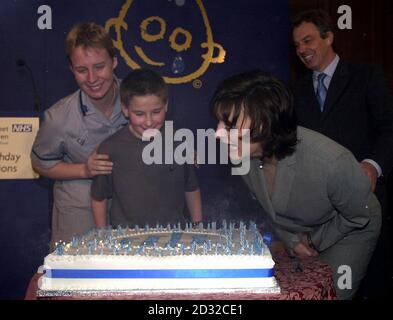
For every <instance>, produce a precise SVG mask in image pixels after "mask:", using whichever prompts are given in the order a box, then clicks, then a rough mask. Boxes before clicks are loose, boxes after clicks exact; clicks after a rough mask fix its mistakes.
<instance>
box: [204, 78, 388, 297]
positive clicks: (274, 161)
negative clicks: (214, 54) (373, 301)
mask: <svg viewBox="0 0 393 320" xmlns="http://www.w3.org/2000/svg"><path fill="white" fill-rule="evenodd" d="M212 109H213V113H214V115H215V116H216V118H217V119H218V121H219V122H218V127H217V136H218V138H220V139H221V140H222V141H224V142H225V143H227V144H229V150H230V151H231V152H230V157H231V160H232V162H234V161H235V160H236V161H239V160H240V161H242V162H243V163H244V162H247V161H248V162H249V167H250V170H249V172H248V173H247V174H246V175H244V176H243V177H244V180H245V182H246V184H247V185H248V187H249V189H250V191H251V192H252V193H253V194H254V196H255V198H256V199H257V200H258V201H259V203H260V204H261V206H262V207H263V209H264V211H265V213H266V215H267V217H268V218H269V219H270V220H271V222H272V224H273V226H274V229H275V232H276V234H277V235H278V237H279V238H280V239H281V240H282V242H283V243H284V245H285V247H286V249H287V251H288V252H289V253H290V254H291V255H295V256H299V257H302V256H303V257H304V256H314V257H316V258H318V259H320V260H322V261H325V262H326V263H328V264H329V265H330V266H331V268H332V272H333V277H334V282H335V288H336V292H337V296H338V298H340V299H350V298H352V297H353V295H354V294H355V292H356V290H357V288H358V287H359V284H360V282H361V280H362V278H363V277H364V276H365V274H366V271H367V265H368V263H369V260H370V258H371V256H372V253H373V251H374V248H375V245H376V242H377V239H378V235H379V231H380V227H381V215H380V205H379V203H378V200H377V199H376V197H375V196H374V194H373V193H372V192H371V185H370V181H369V179H368V178H367V176H366V175H365V174H364V173H363V172H362V170H361V169H360V166H359V163H358V162H357V161H356V159H355V158H354V156H353V155H352V153H351V152H350V151H348V150H347V149H345V148H344V147H342V146H341V145H339V144H337V143H336V142H334V141H333V140H330V139H329V138H327V137H325V136H323V135H321V134H319V133H317V132H314V131H312V130H309V129H306V128H303V127H300V126H297V123H296V117H295V114H294V109H293V99H292V95H291V93H290V92H289V90H288V89H287V87H286V86H285V85H284V84H283V83H281V82H280V81H279V80H277V79H276V78H274V77H272V76H269V75H266V74H264V73H263V72H261V71H251V72H247V73H242V74H238V75H235V76H232V77H230V78H228V79H226V80H224V81H223V82H222V83H221V84H220V86H219V87H218V88H217V90H216V92H215V94H214V96H213V99H212ZM233 129H237V130H233ZM248 134H249V136H248ZM245 137H249V138H250V139H249V144H246V143H244V141H245V140H247V139H245ZM234 149H235V150H236V152H233V150H234ZM243 166H244V165H243Z"/></svg>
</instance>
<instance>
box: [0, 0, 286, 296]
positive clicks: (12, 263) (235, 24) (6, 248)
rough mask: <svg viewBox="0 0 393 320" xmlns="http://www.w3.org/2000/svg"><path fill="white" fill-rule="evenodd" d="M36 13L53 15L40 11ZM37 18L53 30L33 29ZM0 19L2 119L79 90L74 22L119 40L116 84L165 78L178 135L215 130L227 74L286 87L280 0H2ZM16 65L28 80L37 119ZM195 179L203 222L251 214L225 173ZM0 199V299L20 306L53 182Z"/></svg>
mask: <svg viewBox="0 0 393 320" xmlns="http://www.w3.org/2000/svg"><path fill="white" fill-rule="evenodd" d="M42 5H46V6H48V7H45V8H44V9H47V8H50V9H51V12H49V11H45V10H44V12H43V13H38V10H39V8H40V6H42ZM41 12H42V11H41ZM49 13H51V19H50V18H49ZM43 14H46V16H45V20H44V16H43ZM40 17H41V20H42V21H41V22H43V23H44V25H46V26H50V25H51V27H52V28H51V29H40V28H39V24H37V22H38V20H39V19H40ZM0 21H1V24H0V48H1V50H0V60H1V62H2V72H1V74H0V79H1V85H0V96H1V97H2V99H1V101H0V115H1V116H26V115H42V111H43V110H44V109H46V108H48V107H50V106H51V105H52V104H53V103H54V102H56V101H57V100H59V99H60V98H62V97H63V96H65V95H68V94H70V93H71V92H73V91H74V90H76V89H77V87H76V84H75V82H74V79H73V77H72V74H71V72H70V71H69V68H68V63H67V59H66V57H65V54H64V39H65V36H66V34H67V32H68V30H69V29H70V28H71V27H72V26H73V25H74V24H75V23H77V22H80V21H96V22H98V23H100V24H102V25H106V27H107V29H108V30H109V32H110V34H111V35H112V37H113V39H114V40H115V41H116V42H115V43H116V48H117V53H118V59H119V66H118V68H117V71H116V74H117V75H118V76H119V77H120V78H122V77H124V76H125V75H126V74H127V73H128V72H129V71H130V70H131V69H132V68H135V67H138V66H140V67H149V68H151V69H154V70H156V71H158V72H159V73H160V74H162V75H163V76H164V77H165V79H166V80H167V82H168V83H170V101H169V103H170V105H169V112H168V119H170V120H174V121H175V126H176V127H177V128H180V127H187V128H190V129H192V130H194V131H195V130H196V129H197V128H213V127H214V126H215V121H214V119H213V118H212V117H211V116H210V113H209V108H208V103H209V99H210V97H211V95H212V93H213V91H214V89H215V88H216V86H217V84H218V83H219V82H220V81H221V80H222V79H223V78H225V77H227V76H229V75H231V74H233V73H236V72H240V71H244V70H249V69H254V68H261V69H264V70H266V71H269V72H271V73H273V74H274V75H276V76H277V77H278V78H280V79H282V80H284V81H287V80H288V77H289V59H288V48H289V46H288V43H289V41H288V40H289V38H288V30H289V25H288V3H287V1H285V0H274V1H273V0H272V1H271V0H242V1H236V0H209V1H207V0H204V1H203V0H110V1H109V0H100V1H98V0H80V1H70V0H46V1H36V0H21V1H14V0H2V1H1V2H0ZM41 26H42V25H41ZM125 26H126V27H125ZM20 59H22V60H23V61H24V62H25V63H27V66H29V68H30V69H31V71H32V73H33V76H34V79H35V83H36V91H37V94H38V95H39V97H40V100H41V111H40V112H35V111H34V90H33V88H34V87H33V84H32V81H31V77H30V73H29V71H28V69H27V68H26V66H20V65H19V66H18V65H17V61H18V60H20ZM198 173H199V177H200V184H201V189H202V192H203V201H204V211H205V214H206V216H208V217H212V218H220V217H223V216H225V217H229V218H234V217H236V218H237V217H242V218H247V217H249V216H253V214H254V213H255V212H257V211H258V208H257V205H256V204H254V203H251V202H250V201H251V200H250V199H249V197H248V193H247V191H246V190H244V189H243V188H242V187H240V184H238V183H239V181H240V180H239V179H238V178H236V177H229V176H228V168H226V167H222V166H220V167H218V166H203V167H202V168H200V169H199V171H198ZM0 196H1V200H0V231H1V279H0V298H23V294H24V291H25V289H26V286H27V284H28V281H29V278H30V277H31V276H32V275H33V274H34V272H35V271H36V269H37V267H38V266H39V265H40V264H42V261H43V257H44V256H45V255H46V254H47V250H48V245H47V244H48V241H49V232H50V229H49V226H50V212H51V181H50V180H47V179H40V180H38V181H32V180H18V181H10V180H0Z"/></svg>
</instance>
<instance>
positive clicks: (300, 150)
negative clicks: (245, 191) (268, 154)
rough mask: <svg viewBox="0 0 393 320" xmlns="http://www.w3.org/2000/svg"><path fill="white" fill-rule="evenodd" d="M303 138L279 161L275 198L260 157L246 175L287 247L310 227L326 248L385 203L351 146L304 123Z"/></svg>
mask: <svg viewBox="0 0 393 320" xmlns="http://www.w3.org/2000/svg"><path fill="white" fill-rule="evenodd" d="M298 139H299V143H298V145H297V147H296V151H295V153H294V154H293V155H291V156H289V157H286V158H284V159H283V160H280V161H279V162H278V165H277V170H276V176H275V179H274V185H273V193H272V198H270V197H269V195H268V192H267V188H266V184H265V177H264V173H263V170H261V169H260V168H259V164H260V162H259V160H258V159H252V160H251V165H250V172H249V173H248V174H247V175H245V176H244V180H245V182H246V183H247V185H248V187H249V188H250V190H251V191H252V192H253V193H254V196H255V197H256V198H257V199H258V201H259V202H260V204H261V205H262V207H263V208H264V210H265V212H266V213H267V215H268V216H269V218H270V219H271V220H272V222H273V226H274V228H275V231H276V232H277V234H278V236H279V237H280V238H281V240H282V241H283V242H284V244H285V245H286V247H287V248H288V249H293V247H294V246H295V245H296V244H297V243H298V242H299V237H298V234H300V233H303V232H308V233H309V234H310V236H311V241H312V243H313V245H314V246H315V248H316V249H317V250H318V251H323V250H325V249H327V248H329V247H330V246H332V245H333V244H335V243H337V242H338V241H339V240H340V239H342V238H343V237H345V236H346V235H347V234H348V233H350V232H351V231H353V230H356V229H361V228H363V227H364V226H366V225H367V223H368V222H369V220H370V218H372V216H374V215H379V214H380V206H379V203H378V200H377V199H376V197H375V196H374V194H373V193H372V192H371V186H370V182H369V179H368V178H367V177H366V175H365V174H364V173H363V172H362V171H361V169H360V166H359V163H358V162H357V160H356V159H355V158H354V156H353V155H352V153H351V152H350V151H348V150H347V149H345V148H344V147H342V146H341V145H339V144H337V143H336V142H334V141H333V140H331V139H329V138H327V137H325V136H323V135H321V134H319V133H317V132H315V131H312V130H309V129H306V128H303V127H298Z"/></svg>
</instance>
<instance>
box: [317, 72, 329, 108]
mask: <svg viewBox="0 0 393 320" xmlns="http://www.w3.org/2000/svg"><path fill="white" fill-rule="evenodd" d="M326 76H327V75H326V74H324V73H320V74H319V75H318V87H317V100H318V103H319V107H320V108H321V112H323V105H324V104H325V99H326V94H327V89H326V86H325V84H324V83H323V80H325V78H326Z"/></svg>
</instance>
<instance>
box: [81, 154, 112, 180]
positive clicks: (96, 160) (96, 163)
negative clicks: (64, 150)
mask: <svg viewBox="0 0 393 320" xmlns="http://www.w3.org/2000/svg"><path fill="white" fill-rule="evenodd" d="M112 168H113V162H111V161H109V156H108V155H107V154H97V152H96V151H94V152H93V153H92V154H91V155H90V156H89V158H88V159H87V162H86V164H85V170H86V177H87V178H92V177H94V176H96V175H105V174H111V173H112Z"/></svg>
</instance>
